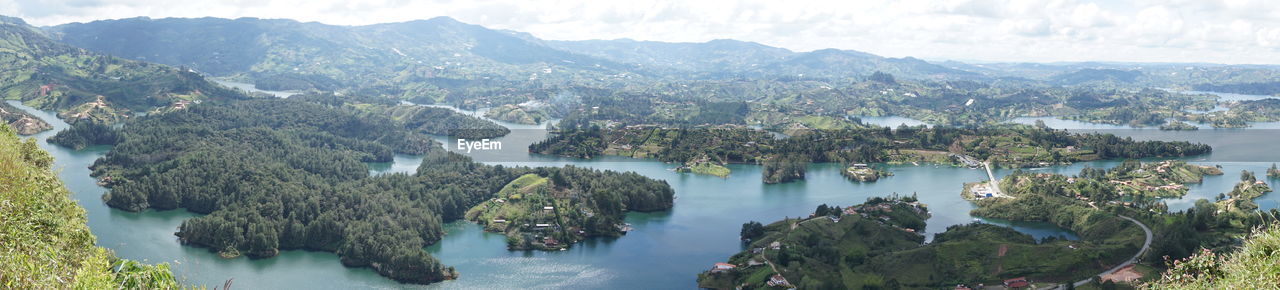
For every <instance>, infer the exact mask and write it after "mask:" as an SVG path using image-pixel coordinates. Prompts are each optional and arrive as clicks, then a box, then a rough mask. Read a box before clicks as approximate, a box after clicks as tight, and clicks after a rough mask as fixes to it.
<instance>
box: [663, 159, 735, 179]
mask: <svg viewBox="0 0 1280 290" xmlns="http://www.w3.org/2000/svg"><path fill="white" fill-rule="evenodd" d="M676 172H691V173H694V174H706V175H714V176H718V177H722V178H723V177H729V173H731V170H729V168H728V167H724V166H723V165H720V164H715V163H711V162H705V161H703V162H697V161H695V162H687V163H685V165H683V166H680V167H677V168H676Z"/></svg>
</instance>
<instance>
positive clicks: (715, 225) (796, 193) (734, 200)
mask: <svg viewBox="0 0 1280 290" xmlns="http://www.w3.org/2000/svg"><path fill="white" fill-rule="evenodd" d="M11 103H13V102H11ZM15 105H17V106H19V107H20V108H22V109H24V110H27V111H29V112H31V113H33V114H35V115H36V116H37V117H39V118H41V119H44V120H45V121H48V122H49V123H50V124H51V125H53V126H54V127H55V129H54V130H51V131H46V132H42V133H40V134H37V135H35V136H33V137H35V138H37V139H40V140H41V142H39V143H40V146H41V148H43V149H45V150H48V151H49V152H50V153H51V154H52V155H53V157H54V158H55V169H57V170H60V172H59V175H60V177H61V178H62V180H63V181H64V182H65V183H66V185H67V187H68V188H69V189H70V190H71V191H72V192H73V195H74V198H76V199H77V200H78V201H79V203H80V205H81V206H83V207H84V208H85V210H86V211H87V214H88V224H89V228H90V229H91V230H92V231H93V233H94V234H95V235H96V236H97V237H98V244H99V245H101V246H103V247H107V248H109V249H112V250H113V251H115V252H116V254H117V255H118V256H120V257H122V258H129V259H136V260H143V261H147V262H169V263H170V264H172V267H173V269H174V272H175V274H176V275H178V276H179V277H180V278H182V279H183V280H184V281H185V282H186V283H190V284H196V285H206V286H215V285H221V284H222V283H223V281H226V280H227V279H234V283H233V285H234V286H235V287H240V288H265V289H277V288H288V289H293V288H306V289H369V288H376V289H388V288H392V289H394V288H553V287H574V288H617V289H654V288H660V289H669V288H694V287H695V286H696V285H695V279H696V274H698V273H699V272H701V271H703V270H705V269H707V268H709V267H710V266H711V265H712V263H715V262H721V261H724V260H725V259H727V258H728V257H729V256H730V255H732V254H734V253H736V252H738V251H740V250H742V244H741V242H739V241H738V231H739V229H740V227H741V225H742V223H744V222H747V221H752V220H754V221H761V222H772V221H776V220H779V219H782V218H784V217H788V216H790V217H797V216H804V215H808V214H809V213H810V212H812V211H813V210H814V208H816V207H817V206H818V205H819V204H824V203H825V204H829V205H840V206H847V205H851V204H857V203H861V202H863V201H864V200H866V199H867V198H869V197H873V196H886V195H890V194H893V193H897V194H904V195H910V194H917V195H918V196H919V198H920V200H921V202H923V203H925V204H927V205H928V207H929V209H930V211H931V212H932V217H931V218H929V220H928V223H929V225H928V228H927V229H926V231H925V232H926V234H927V235H928V236H932V233H936V232H940V231H942V230H944V229H945V228H946V227H947V226H949V225H956V224H964V223H969V222H973V221H975V219H974V218H973V217H972V216H969V214H968V212H969V211H970V210H971V209H973V205H972V204H970V203H969V202H967V201H964V200H963V199H961V198H960V190H961V187H962V184H963V183H965V182H975V181H981V180H984V179H985V178H986V174H985V173H984V172H983V171H981V170H972V169H967V168H955V167H950V166H941V165H933V164H922V165H920V166H914V165H895V166H888V165H878V166H885V168H886V169H888V170H890V171H893V172H894V173H895V176H892V177H887V178H883V179H881V180H880V181H878V182H875V183H856V182H850V181H848V180H846V179H845V178H844V177H843V176H841V175H840V173H839V171H840V170H841V169H842V168H841V166H840V165H838V164H812V165H810V167H809V172H808V178H807V180H804V181H800V182H793V183H785V184H776V185H766V184H763V183H761V182H760V171H761V168H760V167H759V166H755V165H746V164H731V165H729V166H728V167H729V168H730V169H732V170H733V173H732V174H731V175H730V176H729V177H728V178H719V177H714V176H705V175H693V174H685V173H676V172H674V171H673V170H672V169H673V168H675V167H676V166H677V164H667V163H661V162H656V161H653V160H641V159H630V158H622V157H612V156H606V157H601V158H596V159H590V160H586V159H575V158H563V157H555V156H545V155H533V154H529V153H527V152H525V151H526V150H525V149H524V148H525V146H527V145H528V144H529V143H530V142H533V141H536V140H541V138H543V137H544V136H545V132H546V131H544V130H541V129H538V128H541V127H540V126H538V125H516V124H510V123H505V122H500V124H503V125H507V126H510V127H512V128H513V131H512V134H511V135H508V136H506V137H501V138H495V140H496V141H501V142H503V143H504V145H503V147H504V150H501V151H500V152H476V153H474V154H473V155H474V158H476V160H479V161H482V162H485V163H489V164H503V165H506V166H561V165H574V166H581V167H590V168H598V169H607V170H619V171H634V172H637V173H640V174H643V175H645V176H649V177H652V178H657V179H661V180H665V181H667V182H668V183H669V184H670V185H671V186H672V188H674V189H675V192H676V197H677V199H676V202H675V206H674V207H673V208H672V209H671V210H669V211H664V212H657V213H631V214H628V215H627V218H626V222H627V223H630V224H631V225H632V227H633V228H634V231H632V232H631V233H629V234H627V235H626V236H623V237H621V238H596V239H589V240H587V241H585V242H583V243H581V244H576V245H574V246H573V247H572V248H570V249H569V250H567V251H558V252H537V251H508V250H506V242H505V241H506V239H505V237H504V236H502V235H500V234H493V233H486V232H484V231H483V230H482V229H481V227H480V226H478V225H475V224H471V223H467V222H454V223H450V224H447V225H446V230H447V232H448V235H447V236H445V238H444V239H443V240H442V241H441V242H440V243H437V244H435V245H432V246H430V247H428V248H427V249H426V250H427V251H429V252H430V253H431V254H432V255H435V256H436V257H437V258H439V259H440V260H441V262H443V263H444V264H446V265H449V266H454V267H456V268H457V269H458V271H459V272H460V273H461V277H460V278H459V279H457V280H454V281H446V282H442V283H437V284H432V285H425V286H423V285H407V284H400V283H397V282H394V281H392V280H390V279H386V278H383V277H381V276H378V275H377V274H375V273H374V272H373V271H371V270H368V269H362V268H346V267H343V266H342V265H341V264H340V263H339V262H338V258H337V256H336V255H334V254H330V253H323V252H306V251H285V252H281V254H280V256H277V257H273V258H267V259H248V258H237V259H223V258H220V257H218V255H216V254H215V253H211V252H209V251H208V250H206V249H203V248H195V247H186V246H182V245H181V244H179V243H178V241H177V239H176V238H175V237H174V235H173V232H175V231H176V230H177V227H178V225H179V224H181V222H182V220H184V219H187V218H191V217H194V216H196V215H195V214H191V213H187V212H186V211H184V210H173V211H146V212H141V213H130V212H125V211H120V210H115V209H111V208H109V207H107V206H106V205H105V204H104V203H103V202H102V200H101V196H102V194H103V193H104V192H105V189H103V188H102V187H99V186H97V185H96V184H95V182H94V180H93V179H92V178H90V177H89V175H88V174H89V170H88V169H87V167H88V166H89V164H92V162H93V161H94V160H95V159H97V158H99V157H101V156H102V155H103V154H105V153H106V152H107V151H108V150H109V149H110V148H107V147H103V146H98V147H91V148H87V149H84V150H78V151H77V150H70V149H67V148H63V147H60V146H56V145H51V144H48V143H46V142H43V140H44V139H47V138H48V137H50V136H52V135H53V134H54V133H55V132H57V131H59V130H63V129H65V128H67V127H68V126H67V124H66V123H65V122H62V121H61V120H57V119H56V118H55V117H54V115H53V114H52V113H49V112H42V111H38V110H34V109H32V108H30V107H26V106H22V105H21V104H15ZM479 113H480V112H479V111H471V114H479ZM1107 130H1108V132H1112V133H1124V134H1125V136H1133V137H1134V138H1138V139H1165V138H1182V139H1193V140H1199V142H1206V143H1209V144H1211V145H1214V146H1215V148H1214V149H1215V151H1214V153H1213V154H1211V155H1207V156H1199V157H1195V158H1188V160H1190V161H1192V162H1195V163H1198V164H1221V165H1222V166H1223V170H1224V171H1225V172H1227V174H1226V175H1224V176H1211V177H1208V178H1206V179H1205V181H1204V182H1203V183H1201V184H1197V185H1192V186H1191V190H1192V192H1191V194H1189V195H1188V196H1187V197H1186V198H1182V199H1171V200H1167V202H1168V203H1169V205H1170V207H1171V208H1175V209H1179V208H1187V207H1190V205H1191V203H1192V202H1193V201H1194V199H1195V198H1211V197H1212V196H1216V195H1217V194H1218V193H1221V192H1225V191H1229V190H1230V188H1231V186H1232V185H1233V184H1234V183H1235V182H1236V181H1237V180H1238V175H1237V174H1238V172H1239V171H1240V170H1252V171H1255V172H1265V168H1266V167H1267V166H1270V162H1272V161H1275V160H1280V158H1277V157H1280V156H1277V154H1280V153H1278V152H1275V151H1277V150H1272V149H1271V148H1274V145H1273V144H1280V143H1276V142H1277V141H1280V140H1276V139H1277V138H1280V134H1274V133H1275V132H1274V131H1269V130H1259V129H1243V130H1241V129H1236V130H1200V131H1180V132H1173V131H1159V130H1142V129H1114V128H1113V129H1107ZM1251 132H1252V133H1251ZM1234 138H1245V140H1234ZM438 140H440V141H442V142H451V140H447V139H445V138H443V137H438ZM1267 142H1270V143H1267ZM445 144H449V145H452V143H445ZM445 147H446V148H448V147H451V146H445ZM450 149H456V148H450ZM420 160H421V157H418V156H412V155H397V156H396V157H395V161H394V162H390V163H381V164H371V166H370V170H371V172H372V173H374V174H383V173H387V172H412V171H413V170H415V169H416V168H417V166H418V162H420ZM1264 161H1265V162H1264ZM1118 163H1119V162H1118V161H1098V162H1089V163H1078V164H1073V165H1070V166H1057V167H1050V168H1040V169H1031V170H1036V171H1042V172H1054V173H1064V174H1074V173H1076V172H1079V170H1080V169H1081V168H1084V167H1085V166H1092V167H1110V166H1114V165H1115V164H1118ZM995 172H996V174H997V175H999V176H1003V175H1006V174H1008V173H1010V172H1012V170H996V171H995ZM1269 182H1274V180H1272V181H1269ZM1276 196H1277V195H1275V194H1268V195H1264V196H1263V197H1261V198H1259V199H1258V203H1259V204H1260V205H1262V207H1263V208H1264V209H1270V208H1275V207H1276V206H1277V198H1276ZM986 222H990V223H995V224H1003V225H1006V226H1011V227H1013V228H1014V229H1017V230H1019V231H1022V232H1024V233H1029V234H1032V235H1034V236H1036V237H1037V238H1042V237H1046V236H1064V237H1067V238H1073V235H1071V233H1070V232H1067V231H1063V230H1061V229H1058V228H1056V227H1053V226H1051V225H1046V224H1043V223H1009V222H1003V221H996V220H993V221H986Z"/></svg>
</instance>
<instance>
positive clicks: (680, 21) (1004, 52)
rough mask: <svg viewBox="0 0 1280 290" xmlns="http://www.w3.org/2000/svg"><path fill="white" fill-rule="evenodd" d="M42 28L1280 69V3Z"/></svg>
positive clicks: (673, 7) (80, 4)
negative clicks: (435, 36)
mask: <svg viewBox="0 0 1280 290" xmlns="http://www.w3.org/2000/svg"><path fill="white" fill-rule="evenodd" d="M0 14H5V15H11V16H18V17H23V18H24V19H26V20H27V21H28V22H30V23H32V24H36V25H56V24H61V23H67V22H77V21H78V22H83V21H92V20H97V19H113V18H126V17H134V16H149V17H153V18H159V17H203V16H213V17H227V18H235V17H261V18H290V19H297V20H301V21H318V22H323V23H330V24H341V25H361V24H372V23H385V22H397V21H408V20H415V19H426V18H431V17H435V16H450V17H454V18H457V19H459V20H460V21H463V22H468V23H474V24H479V25H484V26H486V27H490V28H496V29H510V30H517V31H525V32H529V33H532V34H534V35H536V36H538V37H542V38H547V39H566V40H578V39H613V38H632V39H640V40H661V41H707V40H711V39H719V38H732V39H739V40H747V41H756V42H761V43H765V44H768V45H774V46H780V47H785V48H789V49H792V50H798V51H808V50H815V49H822V48H841V49H854V50H861V51H867V52H871V53H876V54H880V55H886V56H894V57H901V56H915V57H921V58H934V59H937V58H946V59H964V60H995V61H1085V60H1098V61H1201V62H1229V63H1280V1H1274V0H1136V1H1119V0H1117V1H1097V0H860V1H846V0H819V1H803V2H801V1H776V0H745V1H727V0H699V1H681V0H626V1H594V0H552V1H520V0H472V1H463V0H434V1H411V0H372V1H346V0H273V1H256V0H227V1H219V0H188V1H153V0H71V1H42V0H0Z"/></svg>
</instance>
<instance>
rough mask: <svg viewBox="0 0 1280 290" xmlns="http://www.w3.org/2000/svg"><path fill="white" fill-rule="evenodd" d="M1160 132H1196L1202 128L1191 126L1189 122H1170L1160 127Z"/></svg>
mask: <svg viewBox="0 0 1280 290" xmlns="http://www.w3.org/2000/svg"><path fill="white" fill-rule="evenodd" d="M1160 130H1164V131H1195V130H1200V127H1196V125H1191V124H1189V123H1187V122H1183V121H1170V122H1168V123H1165V124H1164V125H1160Z"/></svg>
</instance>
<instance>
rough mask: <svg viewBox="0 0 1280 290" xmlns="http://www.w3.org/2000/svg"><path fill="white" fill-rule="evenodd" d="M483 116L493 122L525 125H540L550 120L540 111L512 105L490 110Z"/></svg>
mask: <svg viewBox="0 0 1280 290" xmlns="http://www.w3.org/2000/svg"><path fill="white" fill-rule="evenodd" d="M484 116H485V117H486V118H490V119H494V120H502V121H507V122H512V123H517V124H527V125H537V124H542V122H543V121H546V120H547V119H549V118H550V117H547V113H546V112H543V111H542V110H537V109H532V110H526V109H525V108H524V107H521V106H518V105H512V104H507V105H501V106H497V107H494V108H491V109H489V111H488V112H484Z"/></svg>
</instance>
